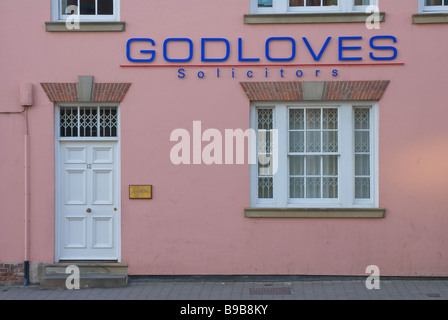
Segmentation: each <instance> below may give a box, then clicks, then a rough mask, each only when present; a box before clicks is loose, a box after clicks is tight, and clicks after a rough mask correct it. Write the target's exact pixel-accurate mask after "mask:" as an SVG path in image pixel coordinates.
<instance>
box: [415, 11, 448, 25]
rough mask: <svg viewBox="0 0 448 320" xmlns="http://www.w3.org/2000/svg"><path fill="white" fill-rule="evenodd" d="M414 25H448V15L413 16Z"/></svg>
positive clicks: (423, 14) (426, 14) (427, 14)
mask: <svg viewBox="0 0 448 320" xmlns="http://www.w3.org/2000/svg"><path fill="white" fill-rule="evenodd" d="M412 23H413V24H430V23H448V13H419V14H414V15H413V16H412Z"/></svg>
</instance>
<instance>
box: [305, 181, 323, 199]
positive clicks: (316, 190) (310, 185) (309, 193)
mask: <svg viewBox="0 0 448 320" xmlns="http://www.w3.org/2000/svg"><path fill="white" fill-rule="evenodd" d="M320 189H321V188H320V178H306V197H307V198H310V199H312V198H320Z"/></svg>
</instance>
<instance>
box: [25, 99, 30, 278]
mask: <svg viewBox="0 0 448 320" xmlns="http://www.w3.org/2000/svg"><path fill="white" fill-rule="evenodd" d="M29 141H30V139H29V134H28V107H25V152H24V154H25V159H24V162H25V168H24V170H25V172H24V176H25V232H24V233H25V239H24V243H25V246H24V250H25V252H24V257H25V259H24V260H25V261H24V263H23V269H24V270H23V271H24V276H25V282H24V286H28V285H29V284H30V164H29V159H30V157H29Z"/></svg>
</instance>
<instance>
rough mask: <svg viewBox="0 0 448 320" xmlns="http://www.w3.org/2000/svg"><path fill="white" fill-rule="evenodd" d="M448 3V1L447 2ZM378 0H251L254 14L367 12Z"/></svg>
mask: <svg viewBox="0 0 448 320" xmlns="http://www.w3.org/2000/svg"><path fill="white" fill-rule="evenodd" d="M445 1H448V0H445ZM376 4H377V0H251V12H252V13H326V12H353V11H365V10H366V8H367V7H368V6H370V5H376Z"/></svg>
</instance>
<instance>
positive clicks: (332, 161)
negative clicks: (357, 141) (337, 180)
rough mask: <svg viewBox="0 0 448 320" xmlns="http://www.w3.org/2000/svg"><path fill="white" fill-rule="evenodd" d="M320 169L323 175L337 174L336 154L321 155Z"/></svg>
mask: <svg viewBox="0 0 448 320" xmlns="http://www.w3.org/2000/svg"><path fill="white" fill-rule="evenodd" d="M322 167H323V168H322V170H323V175H324V176H337V175H338V156H323V157H322Z"/></svg>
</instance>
